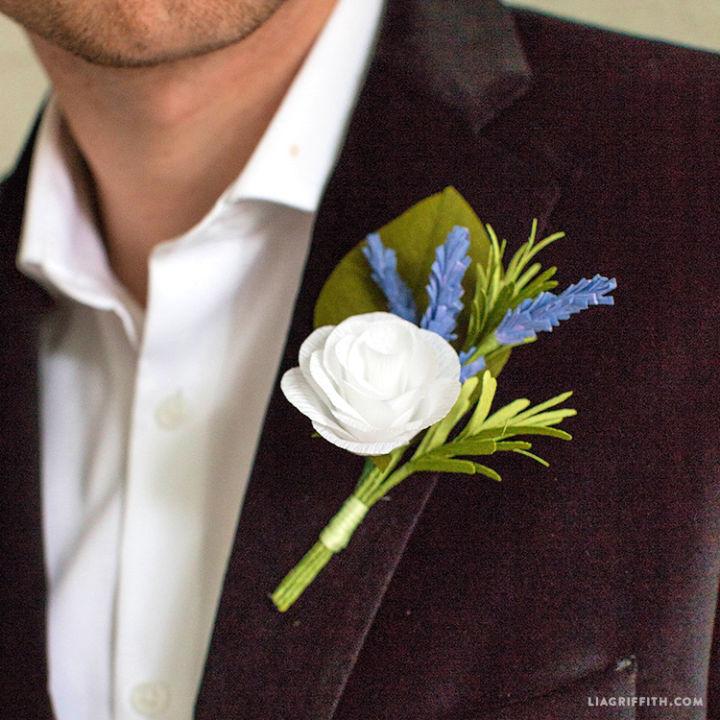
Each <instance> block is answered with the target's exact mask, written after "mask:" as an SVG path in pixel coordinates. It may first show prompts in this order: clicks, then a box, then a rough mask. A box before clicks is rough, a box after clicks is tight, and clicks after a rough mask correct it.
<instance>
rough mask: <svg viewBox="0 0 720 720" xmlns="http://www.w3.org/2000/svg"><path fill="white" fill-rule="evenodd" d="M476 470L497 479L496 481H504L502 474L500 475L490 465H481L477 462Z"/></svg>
mask: <svg viewBox="0 0 720 720" xmlns="http://www.w3.org/2000/svg"><path fill="white" fill-rule="evenodd" d="M475 472H476V473H479V474H480V475H485V477H489V478H490V479H491V480H495V481H496V482H501V481H502V478H501V477H500V475H498V473H496V472H495V470H493V469H492V468H490V467H488V466H487V465H480V464H479V463H475Z"/></svg>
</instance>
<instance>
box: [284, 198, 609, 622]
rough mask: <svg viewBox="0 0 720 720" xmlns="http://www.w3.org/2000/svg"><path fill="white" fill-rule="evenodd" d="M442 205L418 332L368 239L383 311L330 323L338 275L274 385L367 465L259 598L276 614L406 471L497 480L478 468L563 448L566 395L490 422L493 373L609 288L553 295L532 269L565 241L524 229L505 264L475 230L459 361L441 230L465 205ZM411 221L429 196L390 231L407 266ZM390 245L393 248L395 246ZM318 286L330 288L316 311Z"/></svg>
mask: <svg viewBox="0 0 720 720" xmlns="http://www.w3.org/2000/svg"><path fill="white" fill-rule="evenodd" d="M442 198H443V201H442V203H441V205H440V206H441V208H442V212H443V215H442V217H441V221H442V225H443V227H452V230H451V231H450V232H449V233H448V235H447V237H446V239H445V241H444V242H443V243H442V244H441V245H440V246H439V247H437V248H435V249H434V252H435V258H434V262H433V264H432V268H431V272H430V278H429V282H428V285H427V288H426V289H427V294H428V307H427V310H426V312H425V313H424V314H423V316H422V319H421V320H420V323H419V327H418V322H417V315H418V313H417V308H416V305H415V302H414V300H413V294H412V292H411V290H410V288H409V287H408V285H407V284H406V283H405V282H404V280H403V278H402V277H401V276H400V273H399V272H398V269H397V255H396V251H395V250H391V249H388V248H385V247H384V245H383V243H382V240H381V239H380V236H379V235H378V234H372V235H369V236H368V238H367V242H366V244H365V246H364V247H363V249H362V252H363V254H364V256H365V258H366V260H367V262H368V264H369V266H370V268H371V271H372V278H373V281H374V282H375V283H376V284H377V286H378V287H379V288H380V289H381V290H382V292H383V294H384V295H385V297H386V299H387V304H388V305H387V306H388V309H389V310H390V312H389V313H388V312H373V313H365V314H357V315H354V316H351V317H349V318H347V319H343V320H342V322H339V323H337V324H336V321H335V317H336V315H333V313H332V312H328V307H327V306H328V304H330V305H332V302H331V301H330V300H329V299H328V298H331V299H334V301H337V300H338V299H341V298H342V296H343V292H344V288H343V287H342V282H341V281H338V280H337V278H338V277H340V278H342V277H343V276H344V275H343V273H339V274H337V273H334V274H333V275H331V277H330V279H329V280H328V283H327V284H326V286H325V288H324V289H323V293H321V301H322V302H321V301H318V306H319V307H321V308H322V309H323V312H324V314H325V316H327V317H328V320H327V321H326V322H325V323H323V327H320V328H318V329H317V330H315V331H314V332H313V333H312V334H311V335H310V336H309V337H308V339H307V340H306V341H305V342H304V343H303V345H302V347H301V349H300V359H299V367H297V368H293V369H292V370H289V371H288V372H287V373H286V374H285V375H284V376H283V378H282V381H281V387H282V390H283V392H284V393H285V395H286V397H287V398H288V400H289V401H290V402H291V403H292V404H293V405H295V407H296V408H298V409H299V410H300V411H301V412H302V413H304V414H305V415H307V416H308V417H309V418H310V419H311V421H312V425H313V427H314V428H315V430H316V431H317V433H318V434H319V435H321V436H322V437H324V438H326V439H327V440H329V441H330V442H331V443H334V444H335V445H338V446H339V447H342V448H345V449H347V450H349V451H350V452H353V453H356V454H358V455H365V456H369V457H368V458H367V459H366V461H365V465H364V468H363V470H362V472H361V474H360V477H359V479H358V480H357V482H356V483H355V484H354V485H353V489H352V490H351V494H350V496H349V497H348V498H347V500H346V501H345V502H344V503H343V505H342V506H341V507H340V509H339V510H338V512H337V513H336V514H335V516H334V517H332V518H331V519H330V522H329V523H327V525H325V527H324V529H323V530H322V531H321V532H320V533H319V535H318V537H317V540H316V541H315V543H314V544H313V546H312V547H311V548H310V550H309V551H308V552H307V553H306V554H305V555H304V557H302V558H301V560H300V562H299V563H298V564H297V565H296V566H295V567H294V568H293V569H292V570H291V571H290V572H289V573H288V574H287V575H286V576H285V577H284V578H283V579H282V581H281V582H280V583H279V585H278V586H277V587H276V589H275V591H274V592H273V593H272V595H271V596H270V597H271V599H272V602H273V604H274V605H275V607H276V608H277V609H278V610H279V611H280V612H286V611H287V610H288V609H289V608H291V607H292V606H293V604H294V603H295V602H296V601H297V600H298V598H300V596H301V595H302V594H303V592H304V591H305V589H306V588H307V587H308V586H309V585H310V584H311V583H312V582H313V581H314V580H315V578H316V577H317V575H318V574H319V573H320V572H321V571H322V569H323V568H324V567H325V566H326V565H327V564H328V563H329V562H330V560H331V559H332V557H333V556H334V555H336V554H338V553H340V552H341V551H342V550H343V549H344V548H345V547H347V545H348V543H349V542H350V541H351V538H352V537H353V534H354V533H355V531H356V530H357V528H358V527H359V526H360V524H361V523H362V522H363V520H364V518H365V517H366V515H367V514H368V512H369V511H370V510H371V509H372V508H373V506H374V505H375V504H376V503H378V502H379V501H380V500H382V499H383V498H385V497H387V495H388V493H390V492H391V491H394V489H395V488H397V487H398V486H399V485H400V484H401V483H403V482H404V481H406V480H408V479H409V478H411V477H413V476H414V475H415V474H417V473H427V472H430V473H440V474H450V475H452V476H457V475H458V474H461V475H468V476H484V477H486V478H489V479H491V480H493V481H499V480H501V477H500V475H499V474H498V472H497V471H496V470H495V469H494V468H493V467H490V466H488V465H485V464H484V460H483V458H484V457H486V456H491V455H495V454H496V453H500V452H504V453H508V452H509V453H514V454H516V455H522V456H524V457H526V458H530V459H532V460H535V461H537V462H539V463H541V464H543V465H546V466H547V464H548V463H547V461H546V460H545V459H544V458H542V457H540V456H538V455H536V454H535V453H534V452H532V451H533V450H534V448H533V441H534V439H535V437H536V436H545V437H549V438H555V439H560V440H570V439H571V435H570V434H569V433H567V432H566V431H565V430H563V429H560V428H559V427H558V426H559V425H560V424H562V423H564V421H565V420H566V419H568V418H570V417H572V416H573V415H575V414H576V413H575V410H574V409H572V408H569V407H565V406H564V403H565V401H566V400H568V399H569V398H570V396H571V394H572V393H570V392H565V393H562V394H560V395H557V396H555V397H553V398H550V399H549V400H545V401H544V402H541V403H539V404H537V405H532V404H531V402H530V400H528V399H526V398H519V399H516V400H514V401H512V402H510V403H509V404H507V405H505V406H504V407H501V408H499V409H497V410H495V411H493V409H492V406H493V402H494V397H495V392H496V389H497V379H496V378H495V377H494V376H493V373H497V372H499V370H500V368H501V367H502V364H503V362H504V361H505V360H507V357H508V355H509V348H508V347H503V346H512V345H517V344H520V343H522V342H525V341H526V340H529V339H533V338H535V335H536V333H538V332H547V331H550V330H552V329H553V328H554V327H556V326H557V325H558V324H559V323H560V321H562V320H565V319H567V318H569V317H570V316H571V315H574V314H575V313H578V312H580V311H582V310H585V309H587V308H589V307H591V306H593V305H612V304H613V298H612V297H611V296H610V293H611V292H612V291H613V290H614V289H615V287H616V282H615V280H614V279H608V278H605V277H602V276H600V275H596V276H595V277H594V278H592V279H591V280H581V281H580V282H578V283H576V284H575V285H571V286H570V287H568V288H567V289H566V290H565V291H564V292H562V293H561V294H559V295H555V294H553V292H551V291H552V290H554V288H555V287H556V285H557V283H556V281H555V280H554V279H553V278H554V274H555V271H556V268H555V267H552V268H549V269H547V270H545V271H543V270H542V267H541V265H540V263H538V262H534V258H535V256H536V255H537V253H538V252H539V251H540V250H542V249H543V248H544V247H547V246H548V245H549V244H551V243H553V242H554V241H555V240H557V239H559V238H560V237H562V233H555V234H553V235H551V236H549V237H547V238H545V239H543V240H540V241H539V242H536V234H537V226H538V223H537V221H534V222H533V227H532V230H531V234H530V238H529V240H528V242H527V243H526V244H525V245H523V246H522V247H521V248H520V249H519V250H518V252H517V253H515V255H514V256H513V258H512V259H511V260H510V262H509V264H508V265H507V267H505V266H504V262H503V257H504V254H505V248H506V243H505V241H504V240H503V241H502V242H500V241H499V240H498V239H497V237H496V235H495V233H494V231H493V230H492V228H491V227H490V226H486V227H487V232H488V236H489V241H490V247H489V249H488V255H487V259H486V263H485V264H482V263H478V264H477V265H476V272H475V273H474V277H475V280H474V287H473V288H472V301H471V303H470V308H469V310H470V312H469V313H468V322H467V329H466V332H465V337H464V338H463V341H464V342H463V344H462V347H463V348H465V350H464V351H463V352H460V353H459V354H458V353H457V352H456V351H455V349H454V348H453V347H452V346H451V345H450V341H454V340H456V339H457V335H456V334H455V333H456V328H457V325H458V317H459V314H460V312H461V311H462V309H463V301H462V298H463V279H464V277H465V274H466V271H467V269H468V266H469V264H470V257H468V250H469V249H470V233H469V231H468V229H467V228H465V227H460V226H458V225H455V226H453V225H452V223H453V221H455V220H456V219H458V218H461V217H467V204H466V203H464V201H462V199H461V198H460V196H459V195H458V193H457V191H454V190H452V189H451V188H450V189H447V190H446V191H444V194H443V196H442ZM478 222H479V220H478ZM418 223H420V224H421V225H422V224H425V223H426V224H427V225H428V226H430V227H431V228H434V227H436V226H437V223H438V217H437V196H433V198H430V199H428V201H423V202H421V203H419V204H418V205H416V206H414V207H413V208H411V209H410V210H409V211H407V212H406V213H404V214H403V215H402V216H401V218H399V219H398V220H396V221H393V222H392V223H390V225H391V226H392V229H393V233H394V237H395V238H402V237H403V235H402V233H403V232H405V235H406V237H405V239H404V242H406V243H407V246H408V247H409V248H410V247H411V246H412V252H409V253H408V256H407V258H404V259H410V258H413V257H414V258H417V257H418V256H419V255H422V254H423V253H424V252H426V248H424V247H423V248H420V249H419V248H417V247H415V246H413V243H414V242H416V241H417V237H415V236H413V232H414V230H415V228H417V227H418V226H419V225H418ZM432 237H433V238H434V233H433V234H432ZM426 239H427V238H426ZM424 241H425V240H423V242H424ZM396 242H397V241H396ZM430 247H432V246H430ZM395 248H396V249H397V250H398V252H401V251H402V249H403V248H402V246H401V245H399V244H396V245H395ZM427 249H430V248H427ZM418 250H420V251H421V252H418ZM401 257H403V256H402V255H401ZM356 262H357V256H356V255H348V256H346V258H345V259H344V260H343V261H342V262H341V265H342V263H352V267H353V268H355V267H356V265H355V263H356ZM347 267H348V265H346V266H345V269H347ZM328 287H330V288H331V290H330V291H328V293H329V294H328V295H327V297H325V299H324V300H323V299H322V298H323V294H324V293H325V292H326V290H327V288H328ZM369 289H370V290H371V291H372V287H370V288H369ZM366 301H367V302H375V301H376V297H374V296H372V297H371V296H370V295H368V296H365V297H364V298H363V303H359V304H358V305H357V307H358V309H357V310H356V312H358V313H362V312H364V311H363V310H361V309H360V308H361V307H367V303H366ZM351 305H352V302H351ZM317 316H318V307H316V317H317ZM320 316H321V317H322V316H323V313H320ZM343 317H345V316H343ZM330 318H333V319H332V320H330ZM496 353H498V354H497V355H496ZM503 353H504V359H503ZM491 370H492V372H491ZM329 480H330V481H333V480H334V478H330V479H329ZM320 527H322V526H320ZM369 551H370V550H368V552H369ZM358 581H360V579H358ZM349 591H350V592H352V591H353V589H352V588H351V589H350V590H349Z"/></svg>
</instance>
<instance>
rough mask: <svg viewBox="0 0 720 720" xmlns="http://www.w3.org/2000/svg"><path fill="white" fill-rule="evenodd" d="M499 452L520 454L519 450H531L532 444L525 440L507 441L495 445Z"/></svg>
mask: <svg viewBox="0 0 720 720" xmlns="http://www.w3.org/2000/svg"><path fill="white" fill-rule="evenodd" d="M495 447H496V448H497V450H498V452H518V450H530V448H531V447H532V444H531V443H529V442H525V441H523V440H507V441H503V442H498V443H495Z"/></svg>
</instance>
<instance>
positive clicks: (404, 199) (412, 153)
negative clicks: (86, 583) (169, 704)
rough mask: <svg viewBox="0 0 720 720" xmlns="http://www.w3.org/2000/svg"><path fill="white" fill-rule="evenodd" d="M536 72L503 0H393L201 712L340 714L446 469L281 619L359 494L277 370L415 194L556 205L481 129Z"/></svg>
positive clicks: (302, 310) (415, 484)
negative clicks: (303, 570)
mask: <svg viewBox="0 0 720 720" xmlns="http://www.w3.org/2000/svg"><path fill="white" fill-rule="evenodd" d="M529 79H530V78H529V72H528V69H527V65H526V64H525V61H524V58H523V56H522V51H521V49H520V46H519V43H518V41H517V38H516V37H515V35H514V31H513V28H512V23H511V19H510V17H509V16H508V14H507V12H506V11H505V10H504V9H503V8H502V7H501V6H500V5H498V4H496V3H494V2H476V3H444V2H442V1H441V0H404V1H403V2H400V1H399V0H397V1H391V2H390V3H389V6H388V10H387V16H386V19H385V23H384V26H383V28H382V32H381V34H380V38H379V42H378V47H377V50H376V55H375V59H374V62H373V64H372V67H371V69H370V72H369V74H368V78H367V81H366V84H365V87H364V89H363V91H362V93H361V96H360V99H359V101H358V105H357V108H356V111H355V114H354V117H353V120H352V123H351V125H350V128H349V131H348V136H347V139H346V143H345V147H344V150H343V152H342V154H341V157H340V160H339V162H338V165H337V168H336V170H335V173H334V175H333V178H332V180H331V182H330V184H329V186H328V189H327V191H326V193H325V197H324V200H323V203H322V205H321V209H320V212H319V215H318V218H317V223H316V228H315V233H314V239H313V243H312V247H311V251H310V256H309V259H308V261H307V265H306V270H305V275H304V279H303V283H302V287H301V290H300V293H299V297H298V301H297V304H296V307H295V313H294V317H293V321H292V325H291V329H290V333H289V336H288V340H287V345H286V349H285V354H284V358H283V361H282V365H281V368H280V372H279V374H278V383H276V387H275V390H274V393H273V396H272V398H271V401H270V405H269V409H268V412H267V416H266V419H265V425H264V429H263V433H262V437H261V442H260V446H259V449H258V453H257V456H256V462H255V466H254V470H253V474H252V477H251V481H250V484H249V487H248V491H247V495H246V498H245V502H244V505H243V509H242V514H241V517H240V521H239V526H238V531H237V534H236V538H235V546H234V549H233V552H232V555H231V559H230V563H229V567H228V571H227V575H226V580H225V586H224V591H223V595H222V598H221V603H220V607H219V611H218V616H217V621H216V625H215V631H214V635H213V639H212V643H211V647H210V652H209V657H208V662H207V665H206V672H205V678H204V681H203V686H202V689H201V693H200V697H199V700H198V705H197V718H198V720H210V719H211V718H216V717H226V718H235V717H237V718H241V717H242V718H243V719H244V720H261V719H262V720H265V719H266V718H285V717H293V718H296V719H297V720H328V719H329V718H331V717H332V716H333V714H334V712H335V709H336V707H337V704H338V702H339V700H340V698H341V696H342V692H343V689H344V687H345V684H346V682H347V679H348V677H349V675H350V674H351V672H352V670H353V667H354V665H355V662H356V660H357V658H358V656H359V654H360V652H361V651H362V647H363V643H364V640H365V637H366V636H367V633H368V631H369V629H370V627H371V625H372V622H373V619H374V617H375V615H376V613H377V612H378V609H379V607H380V605H381V603H382V600H383V597H384V594H385V591H386V589H387V588H388V586H389V584H390V582H391V580H392V577H393V573H394V571H395V568H396V567H397V565H398V563H399V562H400V559H401V557H402V555H403V552H404V550H405V548H406V546H407V543H408V542H409V541H410V538H411V536H412V533H413V530H414V528H415V526H416V523H417V522H418V521H419V518H420V517H421V514H422V510H423V508H424V507H425V504H426V502H427V500H428V498H429V497H430V495H431V493H432V492H433V489H434V487H435V483H436V479H435V478H434V477H430V476H426V477H417V478H414V479H413V481H412V482H409V483H407V484H405V485H404V486H403V487H402V488H400V489H398V490H397V491H396V492H394V493H393V495H392V499H391V500H390V501H389V502H386V503H380V504H379V505H378V506H376V507H375V508H374V509H373V511H372V512H371V514H370V515H369V516H368V518H367V519H366V521H365V523H363V525H362V526H361V528H360V529H359V530H358V532H357V533H356V535H355V537H354V538H353V541H352V543H351V545H350V546H349V548H348V549H347V550H345V551H344V552H343V553H342V554H341V555H340V556H338V557H337V558H335V559H333V561H331V564H330V565H329V566H328V568H326V570H325V571H324V572H323V574H322V575H321V576H320V577H319V578H318V579H317V580H316V582H315V583H314V584H313V586H311V588H310V589H309V590H308V591H306V593H305V595H304V596H303V597H302V598H301V599H300V601H299V602H298V604H297V605H296V606H295V607H294V608H292V609H291V610H290V611H289V612H288V613H287V614H285V615H281V614H279V613H278V612H277V611H276V610H275V609H274V607H273V606H272V604H271V602H270V600H269V599H268V597H267V596H268V593H270V592H271V591H272V590H273V589H274V587H275V585H276V584H277V582H278V581H279V580H280V579H281V578H282V577H283V575H284V574H285V573H286V572H287V571H288V570H290V569H291V567H292V566H293V565H294V564H295V563H296V562H297V561H298V560H299V559H300V557H301V556H302V554H303V553H304V552H305V551H306V550H307V549H308V548H309V547H310V546H311V545H312V543H313V542H314V541H315V539H316V538H317V535H318V533H319V531H320V530H321V529H322V527H323V525H324V524H325V523H326V522H327V521H328V520H329V518H330V517H331V516H332V515H333V514H334V512H335V511H336V510H337V509H338V508H339V506H340V504H341V503H342V501H343V500H344V498H345V497H346V496H347V495H348V494H349V493H350V492H351V491H352V488H353V487H354V483H355V481H356V478H357V476H358V474H359V471H360V469H361V465H362V462H361V461H360V460H359V459H358V458H356V457H354V456H352V455H350V454H348V453H346V452H344V451H341V450H339V449H338V448H334V447H333V446H331V445H329V444H327V443H325V442H324V441H322V440H318V439H314V438H313V437H311V432H310V427H309V423H308V422H307V421H306V418H304V417H302V416H301V415H300V414H299V413H297V412H295V411H294V410H292V408H290V407H289V405H288V404H287V402H286V401H285V399H284V397H283V396H282V393H281V392H280V390H279V378H280V377H281V375H282V373H283V372H284V371H285V370H287V369H288V368H290V367H292V366H294V365H296V364H297V355H298V350H299V347H300V344H301V343H302V341H303V340H304V339H305V337H307V335H308V334H309V333H310V332H311V331H312V316H313V306H314V303H315V300H316V298H317V296H318V294H319V292H320V289H321V287H322V285H323V282H324V280H325V279H326V278H327V277H328V275H329V274H330V272H331V270H332V269H333V267H334V266H335V264H336V263H337V262H338V261H339V260H340V259H341V258H342V256H343V255H344V254H345V253H346V252H348V251H349V250H350V249H351V247H352V246H353V245H354V244H356V243H357V242H359V241H360V240H361V239H362V238H363V236H364V235H365V234H366V233H367V232H369V231H371V230H374V229H376V228H378V227H380V226H381V225H383V224H384V223H385V222H387V221H388V220H390V219H392V218H393V217H395V216H397V215H399V214H400V213H401V212H402V211H404V210H405V209H407V207H409V206H410V205H411V204H413V203H414V202H417V201H418V200H420V199H422V198H423V197H426V196H428V195H430V194H432V193H434V192H437V191H438V190H440V189H442V188H443V187H444V186H446V185H450V184H452V185H455V186H456V187H458V189H459V190H460V191H461V192H462V193H463V194H464V195H465V196H466V198H467V199H468V200H469V201H470V202H471V204H472V205H473V206H474V207H476V209H478V211H480V212H481V213H482V216H483V218H484V219H486V220H490V221H492V222H493V223H495V224H496V226H498V227H502V228H505V229H507V230H508V231H510V232H511V233H513V232H514V233H519V232H521V233H523V236H524V234H525V233H526V232H527V230H528V228H529V222H530V219H531V218H532V217H533V216H534V215H537V214H540V215H541V216H546V215H547V214H548V213H549V211H550V209H551V207H552V206H553V204H554V203H555V201H556V200H557V197H558V193H557V186H556V185H555V184H554V182H553V181H552V179H551V178H550V177H547V176H543V175H542V174H540V175H538V174H537V173H536V172H534V171H531V170H530V169H529V168H528V167H527V166H526V165H525V164H524V163H522V162H520V161H519V160H518V159H517V158H515V157H514V156H513V155H511V154H509V153H507V152H506V151H504V150H503V149H502V148H500V147H497V146H496V145H495V144H494V143H492V142H490V141H488V140H486V139H484V138H483V137H482V136H481V135H480V134H479V133H478V130H479V129H480V128H481V127H482V126H483V125H485V124H486V123H488V122H489V121H490V120H491V119H493V118H495V117H496V116H497V114H498V113H499V111H500V110H501V109H502V108H505V107H508V106H509V104H510V103H511V102H512V100H513V99H514V98H516V97H519V96H520V95H521V94H522V92H523V91H524V90H525V89H526V88H527V86H528V83H529ZM513 218H517V220H516V221H514V222H512V219H513ZM514 236H517V235H514ZM418 591H420V588H419V589H418Z"/></svg>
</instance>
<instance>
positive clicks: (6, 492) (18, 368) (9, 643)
mask: <svg viewBox="0 0 720 720" xmlns="http://www.w3.org/2000/svg"><path fill="white" fill-rule="evenodd" d="M31 147H32V140H31V141H30V142H29V143H28V146H27V148H26V150H25V152H24V153H23V156H22V158H21V159H20V162H19V164H18V167H17V169H16V171H15V173H14V174H13V176H12V177H11V178H9V179H8V180H7V181H6V182H5V184H3V185H2V187H1V188H0V409H1V412H2V424H3V429H2V432H1V433H0V508H2V518H1V519H0V568H1V569H0V577H2V583H0V608H1V611H0V666H1V667H2V668H3V670H2V682H0V706H2V707H4V708H15V713H16V714H20V715H23V714H31V715H32V716H33V717H37V718H51V717H52V712H51V710H50V702H49V699H48V694H47V690H46V688H47V671H46V658H45V568H44V563H43V551H42V542H43V535H42V525H41V514H40V513H41V510H40V472H39V467H40V464H39V457H40V453H39V433H38V396H37V380H36V378H37V368H36V365H37V344H36V330H37V321H38V319H39V317H40V315H41V313H42V312H43V310H44V309H45V308H46V307H47V306H48V300H49V299H48V298H47V296H45V294H44V293H43V292H42V291H41V290H40V288H39V287H38V286H36V285H35V284H34V283H31V282H30V281H29V280H26V279H25V278H24V277H23V276H21V275H20V274H19V273H18V272H17V270H16V269H15V254H16V252H17V241H18V237H19V235H20V226H21V221H22V213H23V206H24V195H25V186H26V184H27V176H28V169H29V165H30V157H31Z"/></svg>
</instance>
